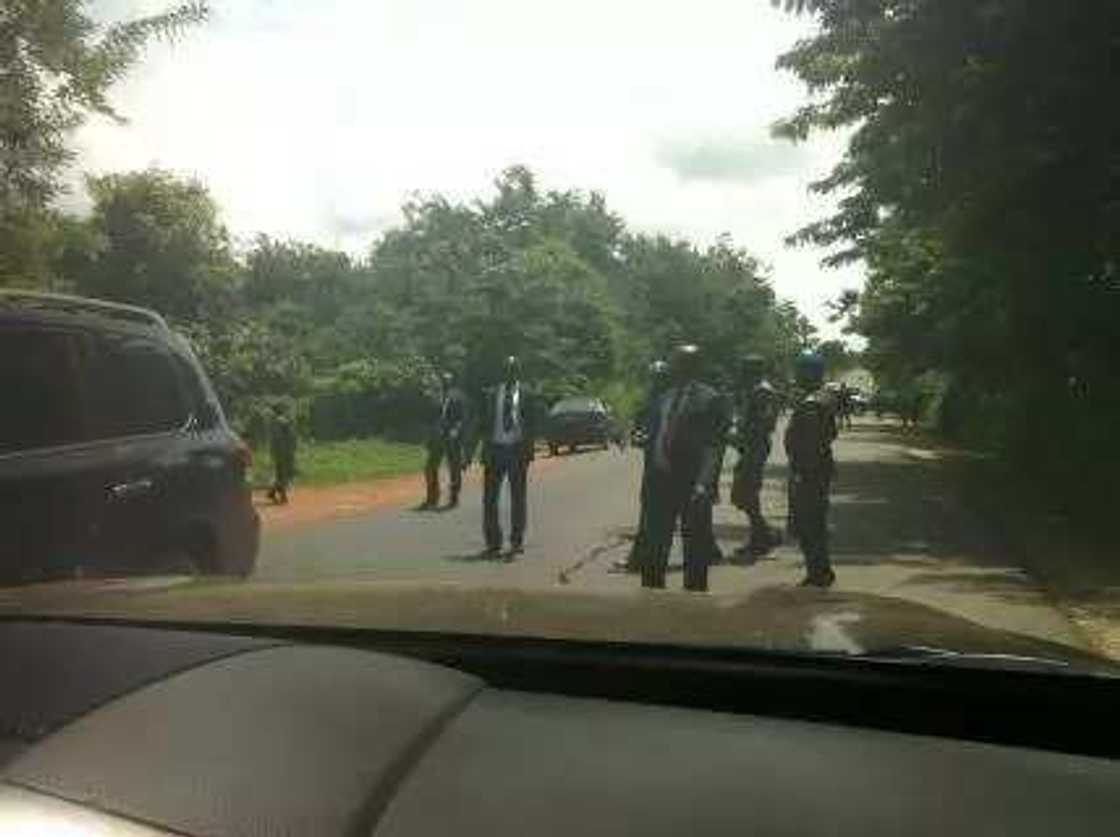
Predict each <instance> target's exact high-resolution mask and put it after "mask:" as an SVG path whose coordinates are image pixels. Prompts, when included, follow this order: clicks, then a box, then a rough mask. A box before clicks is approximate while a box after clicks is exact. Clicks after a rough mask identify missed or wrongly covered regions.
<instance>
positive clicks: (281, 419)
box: [268, 408, 296, 504]
mask: <svg viewBox="0 0 1120 837" xmlns="http://www.w3.org/2000/svg"><path fill="white" fill-rule="evenodd" d="M269 448H270V452H271V453H272V467H273V469H274V470H275V478H274V479H273V481H272V487H271V488H269V489H268V499H270V500H271V501H272V502H274V503H280V504H285V503H287V502H288V486H290V485H291V484H292V478H293V477H294V476H295V473H296V432H295V430H294V429H293V428H292V422H291V420H290V419H289V418H288V415H287V413H285V412H284V411H283V410H282V409H280V408H277V410H276V413H275V414H274V416H273V419H272V426H271V427H270V428H269Z"/></svg>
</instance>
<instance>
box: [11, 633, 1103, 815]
mask: <svg viewBox="0 0 1120 837" xmlns="http://www.w3.org/2000/svg"><path fill="white" fill-rule="evenodd" d="M0 674H2V677H3V683H4V688H3V690H2V691H0V724H2V727H0V763H2V768H0V769H2V770H3V783H2V785H0V833H4V834H8V833H36V834H38V833H42V834H54V833H75V834H102V833H106V834H108V833H120V834H159V833H175V834H190V835H219V834H230V835H251V834H260V835H270V834H313V835H333V834H375V835H392V836H393V837H411V835H431V834H450V833H454V834H457V835H469V834H480V835H487V836H488V837H500V836H501V835H525V834H536V835H567V836H568V837H570V835H572V834H580V835H597V834H642V835H647V837H655V836H656V835H662V834H664V835H681V834H717V835H723V834H726V835H736V837H741V835H744V834H752V835H792V834H798V835H802V834H830V835H835V834H858V835H876V834H884V835H886V834H890V835H895V834H902V833H906V834H911V835H915V834H948V833H956V834H995V833H1000V834H1006V833H1015V834H1017V835H1024V834H1083V833H1085V834H1087V833H1101V834H1104V833H1109V834H1111V833H1115V831H1116V828H1117V823H1120V765H1118V764H1117V763H1116V762H1115V761H1112V760H1110V759H1108V758H1101V757H1093V756H1089V755H1084V754H1073V753H1065V752H1055V751H1046V750H1041V749H1034V748H1026V747H1016V746H1006V745H999V744H993V743H984V742H978V741H969V740H961V739H955V738H950V737H943V736H931V735H915V734H907V733H903V732H898V731H889V730H883V729H869V728H865V727H859V726H853V725H848V724H838V723H822V722H809V721H804V720H797V719H794V718H780V717H770V716H765V715H761V714H749V713H748V714H743V713H734V712H718V711H711V710H707V709H698V708H684V707H680V706H666V705H652V704H643V703H637V702H632V701H623V700H606V699H601V698H591V697H573V696H570V695H563V694H558V693H550V692H547V691H527V690H524V689H517V688H507V687H503V686H502V685H500V684H499V685H494V684H492V683H488V682H487V681H486V679H484V678H483V677H480V676H478V675H477V674H475V673H471V672H469V671H464V670H461V669H460V668H456V667H453V666H448V665H440V664H434V663H432V662H428V661H424V660H418V659H415V658H414V657H411V656H404V655H400V654H392V653H383V652H379V651H371V650H364V649H358V648H353V647H343V646H340V645H332V644H322V643H318V644H310V643H302V642H298V641H288V640H282V639H276V638H270V637H266V636H235V635H227V634H224V633H216V632H214V631H200V632H195V631H184V630H168V629H159V628H145V627H130V626H116V625H98V624H73V623H66V622H34V621H30V622H27V621H12V622H6V623H0ZM704 687H705V684H704V682H703V681H702V680H696V681H695V688H696V689H698V690H702V689H704ZM827 697H828V696H827V695H824V694H822V695H819V699H821V700H825V699H827ZM1105 734H1109V733H1108V732H1107V731H1106V732H1105ZM21 829H22V830H21Z"/></svg>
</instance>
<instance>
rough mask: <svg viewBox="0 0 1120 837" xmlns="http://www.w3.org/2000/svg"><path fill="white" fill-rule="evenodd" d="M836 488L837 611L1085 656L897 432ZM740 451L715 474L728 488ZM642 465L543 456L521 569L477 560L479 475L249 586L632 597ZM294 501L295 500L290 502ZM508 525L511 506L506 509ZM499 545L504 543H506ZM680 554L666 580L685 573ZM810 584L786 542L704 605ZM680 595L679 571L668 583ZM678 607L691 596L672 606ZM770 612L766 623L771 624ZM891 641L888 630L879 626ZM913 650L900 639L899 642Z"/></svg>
mask: <svg viewBox="0 0 1120 837" xmlns="http://www.w3.org/2000/svg"><path fill="white" fill-rule="evenodd" d="M779 442H780V428H779V433H778V434H776V438H775V444H774V450H773V453H772V455H771V459H770V464H769V466H768V469H767V479H766V485H765V488H764V492H763V506H764V511H765V512H766V514H767V517H768V518H769V519H770V521H771V522H772V523H773V524H776V525H781V524H783V523H784V521H785V514H786V502H785V474H786V469H785V459H784V454H783V452H782V451H781V445H780V443H779ZM835 451H836V456H837V461H838V463H839V479H838V481H837V483H836V484H835V485H834V487H833V492H832V512H831V515H830V529H831V539H832V545H833V561H834V565H835V568H836V572H837V576H838V580H837V584H836V586H835V587H834V588H833V589H832V590H831V591H829V592H828V593H823V594H820V595H822V596H828V597H831V599H830V602H831V603H833V604H835V603H837V602H840V603H842V602H843V601H844V599H843V597H844V596H850V597H852V600H853V601H855V599H856V597H860V601H861V605H860V609H861V612H866V609H867V602H871V603H872V604H873V603H874V602H876V601H882V602H883V603H884V604H883V610H884V613H886V612H887V610H888V609H889V607H891V606H894V605H895V604H897V603H904V604H905V603H909V604H917V605H921V606H922V607H923V608H927V609H929V612H936V613H939V614H947V615H950V616H952V617H954V618H956V619H963V620H967V622H968V623H970V624H975V625H977V626H980V627H983V628H988V629H992V630H997V631H1002V632H1009V633H1014V634H1019V635H1023V636H1027V637H1034V638H1038V639H1043V640H1047V641H1051V642H1059V643H1062V644H1065V645H1072V646H1077V647H1083V646H1084V645H1085V640H1084V637H1082V636H1080V635H1079V633H1078V630H1077V628H1076V627H1075V625H1074V624H1073V623H1072V622H1071V621H1070V620H1069V619H1068V618H1067V617H1066V615H1065V614H1064V613H1063V612H1062V611H1061V610H1060V608H1058V607H1057V606H1056V605H1055V604H1054V602H1053V601H1052V600H1051V599H1050V598H1049V597H1048V596H1047V594H1046V592H1045V590H1044V589H1043V588H1042V587H1041V586H1040V585H1039V584H1037V583H1036V582H1035V581H1034V580H1033V579H1032V578H1031V577H1030V576H1029V575H1028V574H1027V573H1026V572H1024V571H1023V570H1022V569H1021V568H1020V567H1019V566H1018V564H1017V562H1016V561H1015V559H1014V556H1012V555H1009V554H1008V552H1007V550H1005V549H1004V548H1003V546H1002V545H1001V544H1000V543H999V542H998V541H997V540H995V539H994V538H993V537H992V536H991V534H990V532H989V531H988V528H987V527H986V526H985V524H984V521H982V520H979V519H977V518H976V517H975V516H974V515H973V514H972V513H970V511H969V510H968V509H967V508H964V507H963V506H961V504H960V503H959V502H958V501H957V500H956V498H955V496H954V492H953V490H952V487H953V485H952V480H951V479H950V478H949V476H948V470H947V468H946V467H945V466H946V463H945V462H944V461H942V460H943V457H944V454H943V453H941V452H938V451H932V450H929V449H926V448H923V447H921V446H919V445H917V444H916V443H915V442H914V440H912V439H911V438H910V437H907V436H905V435H904V434H902V433H901V432H900V431H899V429H898V428H897V427H895V426H893V425H889V424H883V423H876V422H872V421H864V422H857V424H856V425H855V427H853V428H852V429H850V430H845V431H843V432H842V434H841V436H840V438H839V440H838V441H837V443H836V446H835ZM734 458H735V454H734V453H729V454H728V456H727V458H726V462H725V470H724V482H723V490H722V493H723V497H724V499H725V500H726V498H727V496H728V493H729V490H730V478H731V467H732V465H733V463H734ZM640 472H641V458H640V454H639V453H638V452H637V451H633V450H630V451H626V452H620V451H617V450H610V451H595V452H586V453H578V454H575V455H562V456H560V457H548V456H547V455H545V456H543V457H542V458H540V459H538V460H537V461H536V462H535V463H534V464H533V466H532V468H531V471H530V478H529V479H530V482H529V527H528V533H527V537H526V551H525V553H524V554H523V555H521V556H518V558H517V560H514V561H508V562H507V561H493V560H482V559H481V550H482V548H483V538H482V532H481V486H480V485H479V481H478V475H477V473H473V474H472V476H471V478H469V479H468V481H467V484H466V486H465V488H464V492H463V496H462V503H461V505H460V506H459V508H457V509H453V510H447V511H438V512H420V511H415V510H413V509H410V508H407V507H402V506H394V507H382V508H379V509H376V510H373V511H369V512H366V513H360V514H357V515H354V516H349V517H345V518H341V519H335V520H326V521H320V522H315V523H307V524H304V525H301V526H298V527H293V528H285V529H277V530H275V531H266V532H265V534H264V538H263V543H262V549H261V555H260V559H259V563H258V570H257V573H256V577H255V580H257V581H261V582H268V583H271V582H276V583H284V582H307V581H329V582H334V583H336V584H337V583H342V584H345V583H346V582H348V581H351V580H352V581H354V582H368V581H387V582H416V581H422V582H431V583H437V584H440V583H448V584H450V585H454V586H455V587H457V588H459V587H470V588H487V589H503V590H513V589H517V590H521V589H541V588H548V589H550V590H554V591H561V590H566V591H571V592H573V593H576V592H594V593H620V594H626V593H632V592H634V591H635V590H636V589H637V588H638V587H639V583H638V579H637V578H636V577H635V576H633V575H629V574H626V573H620V572H617V571H616V570H615V569H614V567H613V565H614V563H615V562H616V561H618V560H619V559H621V558H623V557H624V556H625V554H626V552H627V550H628V548H629V543H630V538H632V537H633V533H634V529H635V523H636V520H637V515H638V503H637V494H638V484H639V480H640ZM297 502H298V497H297ZM715 517H716V525H715V532H716V536H717V540H718V541H719V542H720V544H721V546H722V548H723V549H724V551H725V553H726V554H727V555H730V554H731V553H732V552H733V550H734V549H735V547H736V546H738V545H739V544H741V543H742V542H743V541H744V540H745V538H746V537H747V534H748V529H747V527H746V521H745V519H744V515H743V514H742V513H741V512H739V511H737V510H736V509H734V508H733V507H731V506H730V505H729V504H727V503H726V502H725V503H724V504H722V505H720V506H718V507H717V510H716V515H715ZM502 519H503V525H505V522H506V521H508V508H507V506H506V504H505V499H504V497H503V507H502ZM507 536H508V531H507ZM679 560H680V559H679V544H678V545H676V546H675V547H674V557H673V559H672V561H671V570H672V569H673V566H674V565H676V566H677V568H678V569H679ZM802 574H803V567H802V563H801V556H800V553H799V552H798V550H797V548H796V546H795V545H792V544H785V545H783V546H781V547H779V548H778V549H776V550H775V551H774V552H773V553H772V554H771V555H770V556H767V557H766V558H765V559H763V560H761V561H758V562H755V563H754V564H752V565H749V566H747V565H741V564H730V563H727V564H721V565H719V566H716V567H713V568H712V571H711V576H710V586H711V591H712V593H713V594H716V595H713V596H712V597H711V601H712V602H713V603H714V606H719V605H718V602H719V601H720V595H719V594H732V595H738V596H758V598H757V601H780V600H781V597H780V596H779V597H777V598H775V597H774V596H772V595H770V594H771V593H773V592H774V591H781V590H794V589H796V584H797V582H798V580H799V579H800V578H801V576H802ZM669 586H670V588H677V589H679V587H680V574H679V573H672V572H671V574H670V577H669ZM678 595H684V594H678ZM830 613H831V614H832V615H831V616H830V617H829V619H828V620H824V621H820V620H818V622H817V623H815V627H814V630H815V631H818V632H820V635H819V636H816V637H814V638H813V643H814V645H815V646H816V647H834V648H836V649H837V650H846V648H847V646H848V645H849V644H850V637H851V635H852V634H853V625H854V623H855V622H857V621H858V620H859V619H860V618H862V617H859V616H858V615H857V614H856V613H855V609H853V613H852V614H850V615H846V614H845V612H844V610H843V608H842V607H841V608H840V609H839V610H836V609H835V608H833V609H832V610H831V611H830ZM778 616H779V614H777V613H775V617H776V618H777V617H778ZM885 631H886V633H887V634H888V635H889V634H890V626H889V625H887V626H886V628H885ZM899 641H900V642H904V641H906V639H905V636H900V637H899Z"/></svg>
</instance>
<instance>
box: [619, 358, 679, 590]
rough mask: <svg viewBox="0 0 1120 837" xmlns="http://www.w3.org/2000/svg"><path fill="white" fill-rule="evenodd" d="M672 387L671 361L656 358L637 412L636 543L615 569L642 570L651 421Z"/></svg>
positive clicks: (644, 546) (635, 420)
mask: <svg viewBox="0 0 1120 837" xmlns="http://www.w3.org/2000/svg"><path fill="white" fill-rule="evenodd" d="M668 387H669V364H667V363H666V362H665V361H663V360H655V361H654V362H653V363H651V364H650V365H649V393H648V395H647V396H646V400H645V402H644V403H643V404H642V407H641V409H640V410H639V411H638V415H637V416H635V417H634V436H635V443H637V442H638V441H640V443H641V445H642V483H641V486H642V487H641V489H640V492H639V495H638V530H637V532H635V533H634V542H633V544H632V545H631V546H630V552H629V554H628V555H627V556H626V558H625V559H622V560H620V561H618V562H617V563H616V564H615V569H616V570H617V571H620V572H628V573H636V572H639V571H640V570H641V567H642V559H641V555H642V553H643V552H644V550H645V549H646V548H647V544H648V536H647V523H646V493H647V492H648V485H649V478H648V473H649V470H650V460H651V457H650V453H649V451H650V439H651V438H652V437H651V436H650V433H649V428H650V424H651V422H652V421H653V416H654V414H655V413H656V412H657V405H658V404H659V403H660V401H661V396H662V394H663V393H664V392H665V390H666V389H667V388H668Z"/></svg>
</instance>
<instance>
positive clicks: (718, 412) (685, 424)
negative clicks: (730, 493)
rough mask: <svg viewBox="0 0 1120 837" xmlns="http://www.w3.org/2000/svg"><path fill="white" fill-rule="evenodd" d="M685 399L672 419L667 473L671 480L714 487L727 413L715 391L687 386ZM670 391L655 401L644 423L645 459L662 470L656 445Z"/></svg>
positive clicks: (671, 395)
mask: <svg viewBox="0 0 1120 837" xmlns="http://www.w3.org/2000/svg"><path fill="white" fill-rule="evenodd" d="M686 389H687V395H686V397H685V398H684V400H683V401H682V402H681V403H680V405H679V407H678V410H677V416H676V419H675V422H676V425H675V426H676V430H675V432H674V434H673V441H672V445H671V447H670V451H669V459H668V465H669V473H670V474H671V475H672V476H673V477H674V479H677V478H679V479H680V480H682V481H684V482H688V483H691V484H700V485H708V486H712V485H715V483H716V480H717V479H718V478H719V469H720V465H721V463H722V461H723V448H724V443H725V436H726V433H727V426H728V420H729V415H728V409H727V403H726V400H725V399H724V397H723V396H722V395H721V394H720V393H719V392H718V391H716V390H715V389H713V388H712V387H710V386H708V385H707V384H702V383H700V382H699V381H693V382H692V383H690V384H687V385H686ZM676 394H677V387H671V388H670V389H669V390H668V391H666V392H665V393H663V394H662V395H661V397H660V398H659V399H658V400H657V402H656V404H655V408H654V409H653V410H652V411H651V412H650V414H649V417H648V419H647V421H648V424H649V434H650V435H649V447H648V452H649V453H648V455H649V457H650V463H651V464H652V466H653V467H654V468H662V463H661V462H660V456H659V453H658V449H657V445H658V440H659V439H660V438H661V429H662V424H663V422H664V421H665V419H666V418H667V414H668V412H669V408H670V406H671V404H670V399H673V398H675V397H676Z"/></svg>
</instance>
